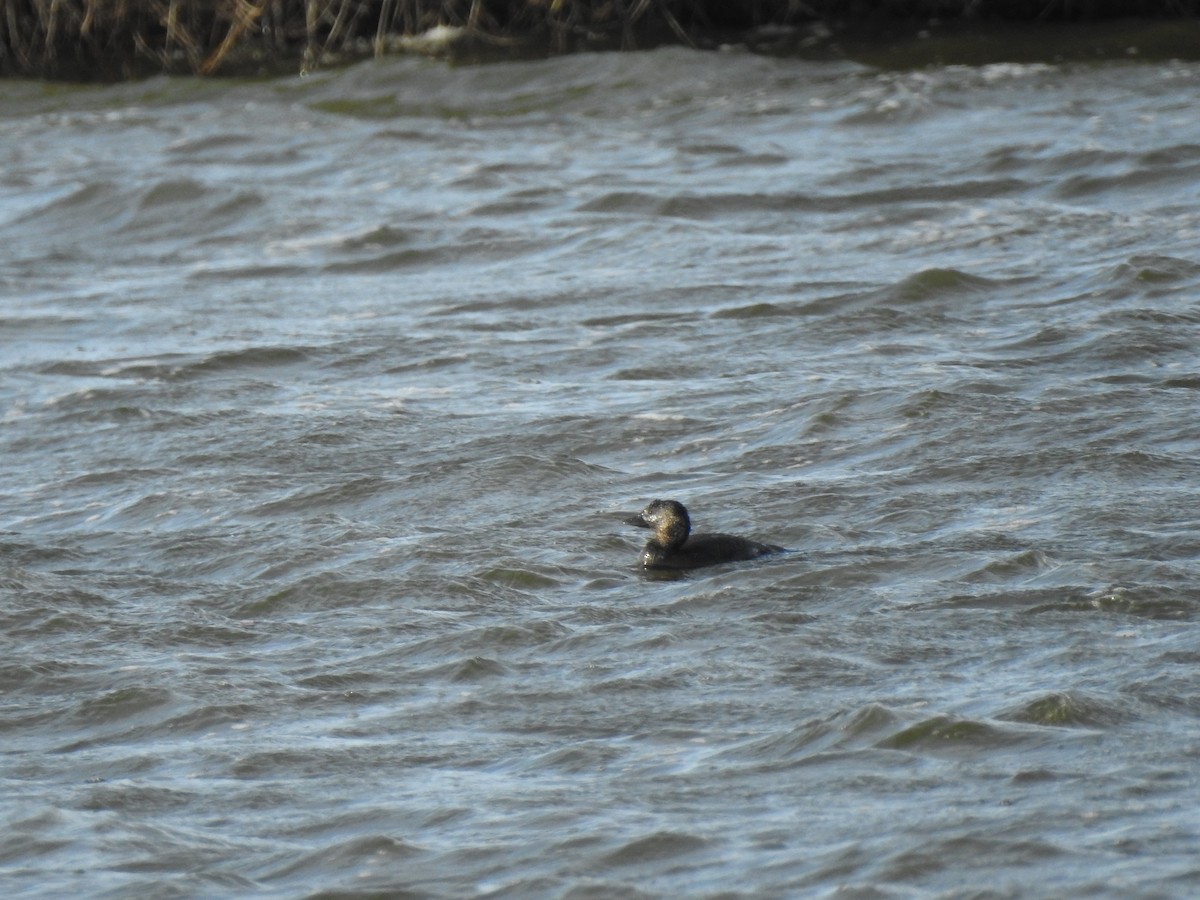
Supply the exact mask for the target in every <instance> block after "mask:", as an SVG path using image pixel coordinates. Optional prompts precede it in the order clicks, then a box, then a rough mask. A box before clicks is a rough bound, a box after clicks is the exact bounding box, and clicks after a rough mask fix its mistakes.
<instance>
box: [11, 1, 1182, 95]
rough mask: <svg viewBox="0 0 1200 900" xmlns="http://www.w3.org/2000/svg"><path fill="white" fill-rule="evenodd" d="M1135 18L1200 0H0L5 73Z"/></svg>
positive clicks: (177, 69) (86, 73)
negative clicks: (404, 52) (398, 52)
mask: <svg viewBox="0 0 1200 900" xmlns="http://www.w3.org/2000/svg"><path fill="white" fill-rule="evenodd" d="M1126 18H1136V19H1139V20H1142V21H1143V22H1145V21H1151V22H1156V23H1158V24H1159V26H1160V27H1161V25H1162V23H1166V22H1170V23H1174V24H1175V26H1177V27H1182V26H1183V25H1185V24H1186V25H1188V26H1192V25H1194V24H1195V23H1196V22H1197V20H1200V0H0V74H4V75H8V76H19V77H49V78H68V79H81V80H112V79H121V78H131V77H140V76H145V75H149V74H154V73H158V72H167V73H180V74H199V75H214V74H254V73H261V72H280V71H288V70H289V69H290V70H292V71H297V70H299V71H305V70H310V69H313V68H315V67H318V66H321V65H331V64H337V63H340V62H345V61H348V60H352V59H356V58H361V57H363V56H368V55H372V54H374V55H380V54H383V53H387V52H394V51H399V50H414V51H419V52H440V53H447V54H456V55H467V56H496V55H504V54H522V55H527V54H537V53H556V52H567V51H570V50H575V49H602V48H612V49H636V48H639V47H648V46H654V45H656V44H663V43H671V42H675V43H682V44H687V45H691V46H697V47H715V46H719V45H721V44H723V43H727V42H730V41H740V42H743V43H750V44H751V45H756V46H759V47H761V48H764V49H772V48H775V47H790V48H799V49H804V48H818V49H819V48H820V47H822V46H825V45H828V44H829V42H830V41H831V40H833V39H835V38H836V37H839V36H845V35H852V36H858V37H862V36H863V35H875V36H876V37H878V36H879V35H886V36H894V35H896V34H898V33H901V32H903V33H906V34H908V35H910V36H912V35H928V33H929V29H951V30H953V29H956V28H957V29H962V28H971V29H974V30H975V32H978V31H979V30H980V29H988V28H999V29H1004V28H1010V27H1014V26H1016V25H1023V26H1025V27H1033V26H1039V25H1045V24H1046V23H1061V22H1070V23H1076V24H1079V23H1097V22H1104V21H1108V20H1113V19H1126ZM1186 30H1187V35H1188V37H1189V41H1190V39H1191V38H1194V37H1195V35H1196V32H1195V30H1194V29H1193V28H1191V27H1188V28H1187V29H1186Z"/></svg>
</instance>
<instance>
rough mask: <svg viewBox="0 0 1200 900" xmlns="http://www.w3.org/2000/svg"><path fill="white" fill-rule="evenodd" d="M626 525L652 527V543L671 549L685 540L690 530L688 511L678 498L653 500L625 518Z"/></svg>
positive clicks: (690, 523)
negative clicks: (638, 511)
mask: <svg viewBox="0 0 1200 900" xmlns="http://www.w3.org/2000/svg"><path fill="white" fill-rule="evenodd" d="M625 523H626V524H627V525H636V526H638V527H639V528H653V529H654V538H653V540H654V543H656V544H658V545H659V546H661V547H662V548H663V549H666V550H673V549H675V548H676V547H679V546H681V545H682V544H683V542H684V541H686V540H687V537H688V534H689V533H691V530H692V522H691V520H690V519H689V518H688V511H687V509H686V508H685V507H684V505H683V504H682V503H680V502H679V501H678V500H655V501H654V502H652V503H651V504H650V505H649V506H647V507H646V508H645V509H643V510H642V511H641V512H640V513H638V514H637V515H636V516H632V517H631V518H629V519H626V520H625Z"/></svg>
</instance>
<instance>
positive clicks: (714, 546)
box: [642, 534, 783, 569]
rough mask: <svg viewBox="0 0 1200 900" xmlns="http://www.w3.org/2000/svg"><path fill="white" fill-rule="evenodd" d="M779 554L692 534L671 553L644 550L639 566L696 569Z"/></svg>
mask: <svg viewBox="0 0 1200 900" xmlns="http://www.w3.org/2000/svg"><path fill="white" fill-rule="evenodd" d="M782 550H783V548H782V547H776V546H774V545H773V544H760V543H759V542H758V541H751V540H749V539H747V538H743V537H738V536H737V535H733V534H693V535H691V536H690V537H689V538H688V539H687V540H686V541H684V542H683V545H682V546H680V547H676V548H675V549H674V550H664V549H662V548H659V547H652V546H647V548H646V552H645V553H644V554H643V555H642V565H644V566H646V567H647V568H650V569H698V568H700V567H701V566H715V565H718V564H720V563H728V562H741V561H743V560H747V559H757V558H758V557H760V556H765V555H766V554H768V553H779V552H781V551H782Z"/></svg>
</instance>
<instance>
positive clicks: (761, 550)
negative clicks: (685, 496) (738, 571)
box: [627, 500, 783, 569]
mask: <svg viewBox="0 0 1200 900" xmlns="http://www.w3.org/2000/svg"><path fill="white" fill-rule="evenodd" d="M627 524H630V525H637V526H638V527H640V528H653V529H654V537H652V538H650V540H649V541H647V542H646V547H645V549H644V550H642V557H641V560H640V561H641V564H642V567H643V568H646V569H698V568H700V567H701V566H715V565H718V564H719V563H727V562H741V561H743V560H747V559H757V558H758V557H760V556H763V555H765V554H768V553H778V552H780V551H782V550H783V548H782V547H776V546H774V545H773V544H760V543H758V541H752V540H749V539H747V538H743V537H737V536H736V535H732V534H692V533H691V530H692V523H691V519H690V518H689V517H688V511H687V509H686V508H685V507H684V505H683V504H682V503H679V502H678V501H676V500H655V501H654V502H653V503H651V504H650V505H649V506H647V507H646V508H645V509H644V510H642V511H641V512H640V513H638V514H637V515H636V516H634V517H633V518H631V519H628V520H627Z"/></svg>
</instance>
